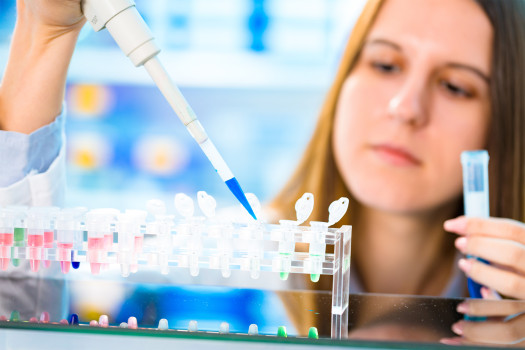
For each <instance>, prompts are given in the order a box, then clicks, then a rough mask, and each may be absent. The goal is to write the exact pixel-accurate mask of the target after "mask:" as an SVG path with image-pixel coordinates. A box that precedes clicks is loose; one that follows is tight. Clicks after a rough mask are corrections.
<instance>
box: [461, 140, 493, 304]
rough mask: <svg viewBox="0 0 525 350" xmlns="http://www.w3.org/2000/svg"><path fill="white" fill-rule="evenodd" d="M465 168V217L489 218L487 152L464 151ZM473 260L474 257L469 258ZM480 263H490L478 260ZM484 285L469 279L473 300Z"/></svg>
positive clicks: (478, 296)
mask: <svg viewBox="0 0 525 350" xmlns="http://www.w3.org/2000/svg"><path fill="white" fill-rule="evenodd" d="M461 164H462V166H463V199H464V205H465V216H470V217H479V218H488V217H489V175H488V165H489V154H488V152H487V151H484V150H480V151H464V152H462V153H461ZM468 257H469V258H471V257H472V256H468ZM477 259H478V260H479V261H482V262H484V263H488V261H486V260H483V259H480V258H477ZM481 287H482V285H481V284H479V283H477V282H476V281H474V280H472V279H471V278H468V290H469V294H470V296H471V297H472V298H481V297H482V296H481Z"/></svg>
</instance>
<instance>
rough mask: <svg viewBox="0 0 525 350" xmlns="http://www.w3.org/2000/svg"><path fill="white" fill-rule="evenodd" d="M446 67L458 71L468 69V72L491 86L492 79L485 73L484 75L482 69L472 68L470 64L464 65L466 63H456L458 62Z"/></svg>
mask: <svg viewBox="0 0 525 350" xmlns="http://www.w3.org/2000/svg"><path fill="white" fill-rule="evenodd" d="M445 66H446V67H449V68H457V69H466V70H468V71H471V72H472V73H474V74H476V75H477V76H479V77H480V78H481V79H483V80H484V81H485V82H486V83H487V84H490V78H489V76H488V75H486V74H485V73H483V72H482V71H481V69H478V68H476V67H473V66H470V65H468V64H464V63H456V62H451V63H448V64H446V65H445Z"/></svg>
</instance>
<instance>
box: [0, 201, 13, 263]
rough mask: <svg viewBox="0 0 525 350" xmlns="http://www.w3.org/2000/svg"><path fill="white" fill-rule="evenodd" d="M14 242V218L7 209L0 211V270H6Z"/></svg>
mask: <svg viewBox="0 0 525 350" xmlns="http://www.w3.org/2000/svg"><path fill="white" fill-rule="evenodd" d="M13 242H14V217H13V213H12V212H11V211H10V210H7V209H0V268H1V269H2V271H5V270H7V268H8V267H9V261H10V260H11V247H12V246H13Z"/></svg>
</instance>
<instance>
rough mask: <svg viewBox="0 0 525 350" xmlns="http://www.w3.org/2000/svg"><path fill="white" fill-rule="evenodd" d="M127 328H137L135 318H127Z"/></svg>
mask: <svg viewBox="0 0 525 350" xmlns="http://www.w3.org/2000/svg"><path fill="white" fill-rule="evenodd" d="M128 328H131V329H137V328H138V325H137V318H135V317H133V316H131V317H130V318H128Z"/></svg>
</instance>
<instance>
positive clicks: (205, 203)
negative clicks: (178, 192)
mask: <svg viewBox="0 0 525 350" xmlns="http://www.w3.org/2000/svg"><path fill="white" fill-rule="evenodd" d="M197 203H199V208H201V211H202V212H203V213H204V215H205V216H206V217H208V218H212V217H214V216H215V208H216V207H217V201H216V200H215V198H213V197H212V196H210V195H209V194H207V193H206V192H204V191H199V192H197Z"/></svg>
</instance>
